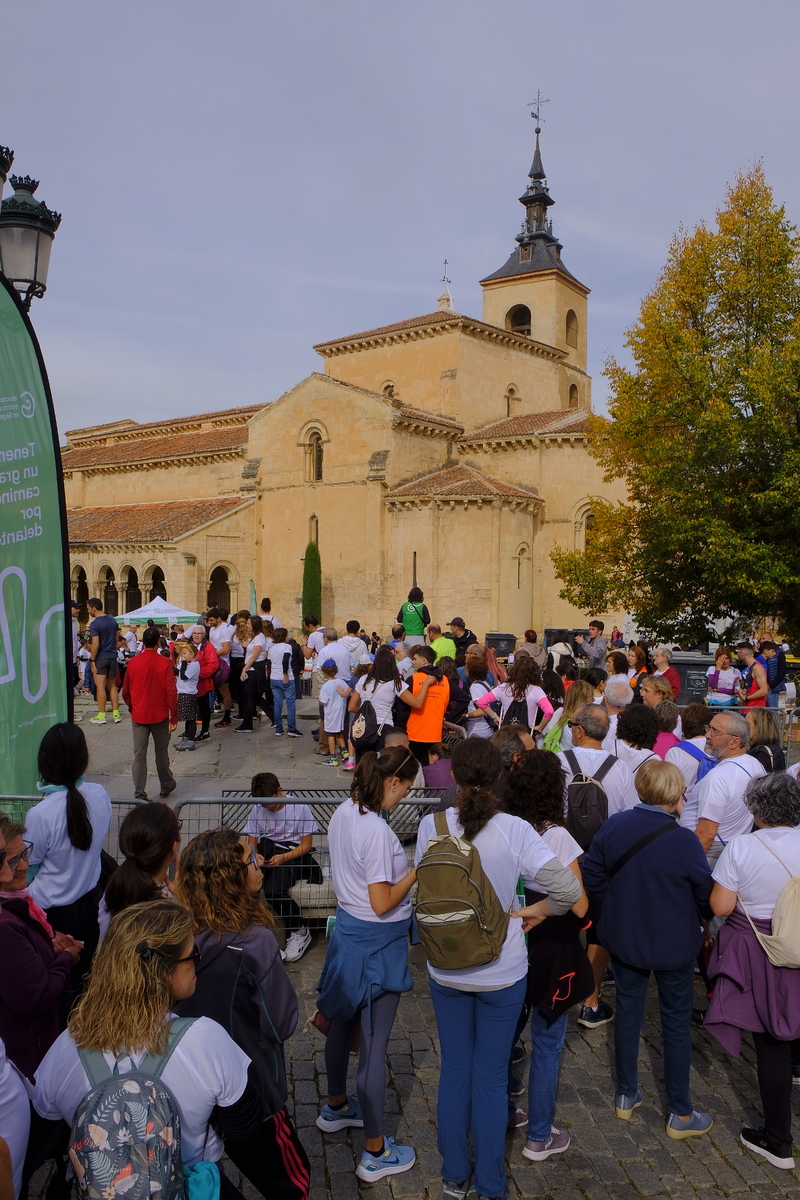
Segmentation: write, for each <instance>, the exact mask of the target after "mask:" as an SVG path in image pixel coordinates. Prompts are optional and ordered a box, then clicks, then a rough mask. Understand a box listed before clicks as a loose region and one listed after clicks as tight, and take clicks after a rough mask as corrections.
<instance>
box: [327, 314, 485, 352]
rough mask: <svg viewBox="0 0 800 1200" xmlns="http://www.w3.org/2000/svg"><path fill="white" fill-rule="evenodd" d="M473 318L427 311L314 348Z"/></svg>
mask: <svg viewBox="0 0 800 1200" xmlns="http://www.w3.org/2000/svg"><path fill="white" fill-rule="evenodd" d="M471 320H472V318H471V317H465V316H463V315H462V314H461V313H455V312H442V311H441V310H440V311H439V312H432V313H425V314H424V315H423V316H421V317H411V318H409V320H408V321H396V322H395V323H394V325H379V326H378V328H377V329H365V330H363V331H362V332H361V333H350V334H347V336H346V337H338V338H330V339H329V340H328V341H327V342H317V344H316V346H315V347H314V349H315V350H322V349H323V348H324V347H325V346H336V345H337V344H338V343H339V342H357V341H359V340H360V339H361V338H368V337H377V336H379V335H380V334H382V333H400V332H401V331H402V330H403V329H418V328H419V327H420V326H421V325H452V324H453V323H454V322H456V321H471Z"/></svg>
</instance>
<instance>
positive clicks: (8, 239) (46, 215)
mask: <svg viewBox="0 0 800 1200" xmlns="http://www.w3.org/2000/svg"><path fill="white" fill-rule="evenodd" d="M13 160H14V155H13V152H12V151H11V150H9V149H8V148H7V147H5V146H0V193H1V192H2V184H3V183H5V179H6V173H7V172H8V169H9V168H10V166H11V163H12V162H13ZM11 186H12V187H13V189H14V195H13V196H9V197H8V199H7V200H4V201H3V202H2V204H0V273H1V274H3V275H5V277H6V279H7V280H8V281H9V283H11V284H12V285H13V286H14V287H15V288H16V289H17V291H18V292H19V293H20V297H21V299H22V307H23V308H24V309H25V311H26V312H28V311H29V310H30V307H31V300H32V299H33V297H34V296H37V297H41V296H43V295H44V293H45V289H46V287H47V269H48V267H49V266H50V250H51V247H52V245H53V237H54V236H55V232H56V230H57V229H58V227H59V225H60V223H61V214H60V213H57V212H53V211H52V210H51V209H49V208H48V207H47V205H46V204H45V203H44V202H43V201H41V200H34V198H33V197H34V192H35V191H36V189H37V188H38V186H39V181H38V179H31V177H30V175H25V176H21V175H12V176H11Z"/></svg>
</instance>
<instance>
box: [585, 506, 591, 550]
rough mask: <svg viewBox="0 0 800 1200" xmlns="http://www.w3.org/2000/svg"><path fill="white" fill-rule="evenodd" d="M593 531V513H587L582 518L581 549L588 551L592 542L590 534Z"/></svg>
mask: <svg viewBox="0 0 800 1200" xmlns="http://www.w3.org/2000/svg"><path fill="white" fill-rule="evenodd" d="M593 531H594V513H593V512H587V514H586V516H585V517H584V518H583V548H584V550H586V549H588V547H589V545H590V544H591V541H592V533H593Z"/></svg>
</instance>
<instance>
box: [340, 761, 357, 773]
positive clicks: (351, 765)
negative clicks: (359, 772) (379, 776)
mask: <svg viewBox="0 0 800 1200" xmlns="http://www.w3.org/2000/svg"><path fill="white" fill-rule="evenodd" d="M355 769H356V760H355V759H354V758H348V759H347V760H346V761H345V762H343V763H342V770H343V771H355Z"/></svg>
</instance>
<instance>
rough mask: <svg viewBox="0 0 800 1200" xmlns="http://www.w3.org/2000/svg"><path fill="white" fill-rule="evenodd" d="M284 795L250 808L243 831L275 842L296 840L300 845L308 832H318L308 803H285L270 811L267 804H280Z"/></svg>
mask: <svg viewBox="0 0 800 1200" xmlns="http://www.w3.org/2000/svg"><path fill="white" fill-rule="evenodd" d="M282 799H283V797H280V796H276V797H275V798H274V799H271V800H262V801H261V803H260V804H254V805H253V807H252V808H251V809H250V812H249V813H248V816H247V821H246V822H245V826H244V829H243V830H242V833H243V834H245V835H249V836H250V837H257V838H261V837H268V838H272V840H273V841H274V842H295V843H296V844H298V845H299V843H300V840H301V838H304V837H305V835H306V834H307V833H316V832H317V822H316V821H315V820H314V814H313V813H312V811H311V809H310V808H309V807H308V805H307V804H284V806H283V808H279V809H278V811H277V812H270V811H269V809H268V808H265V807H264V805H265V804H280V803H281V801H282Z"/></svg>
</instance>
